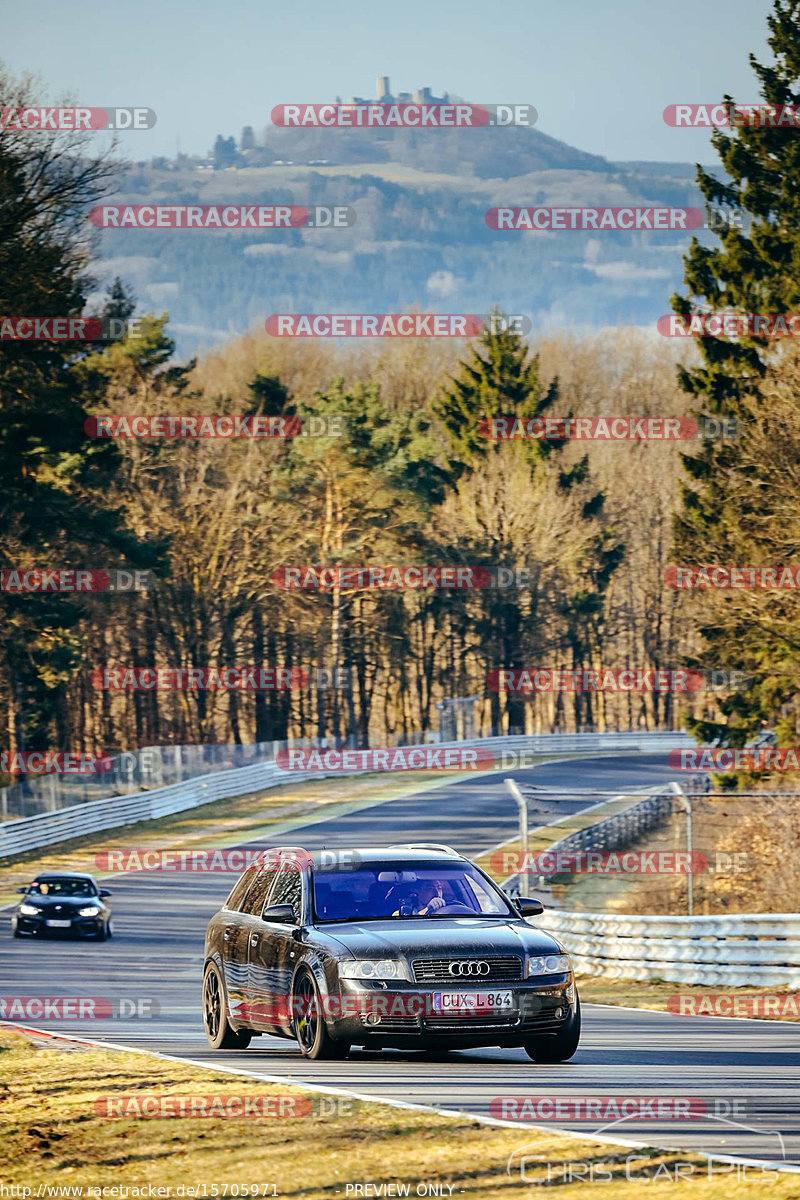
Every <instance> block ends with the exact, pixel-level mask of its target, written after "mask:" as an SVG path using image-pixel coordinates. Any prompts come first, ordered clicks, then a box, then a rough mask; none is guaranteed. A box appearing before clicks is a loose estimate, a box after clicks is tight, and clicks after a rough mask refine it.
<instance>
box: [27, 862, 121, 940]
mask: <svg viewBox="0 0 800 1200" xmlns="http://www.w3.org/2000/svg"><path fill="white" fill-rule="evenodd" d="M18 891H19V892H21V893H22V895H23V899H22V900H21V901H20V903H19V904H18V905H17V907H16V909H15V910H14V915H13V916H12V918H11V928H12V930H13V932H14V937H23V936H24V935H26V934H28V935H31V936H37V935H38V936H42V935H44V934H53V935H59V934H60V935H62V936H63V935H65V934H66V935H71V936H78V937H90V938H97V939H98V940H99V941H101V942H104V941H105V940H106V938H110V937H111V935H112V933H113V932H114V926H113V922H112V920H111V909H110V908H109V907H108V905H107V904H106V903H105V901H106V899H107V898H108V897H109V896H110V895H111V893H110V892H107V891H105V889H103V888H99V887H98V886H97V884H96V883H95V881H94V879H93V878H92V876H91V875H82V874H78V873H76V872H59V873H58V874H56V873H53V874H51V875H37V877H36V879H34V881H33V883H31V884H29V885H28V887H24V888H19V889H18Z"/></svg>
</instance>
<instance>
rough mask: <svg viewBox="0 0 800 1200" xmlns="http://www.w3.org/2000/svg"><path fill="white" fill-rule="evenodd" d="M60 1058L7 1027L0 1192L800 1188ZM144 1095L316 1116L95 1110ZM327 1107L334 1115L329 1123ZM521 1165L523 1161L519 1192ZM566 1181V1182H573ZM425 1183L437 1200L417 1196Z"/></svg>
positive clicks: (614, 1192) (74, 1054)
mask: <svg viewBox="0 0 800 1200" xmlns="http://www.w3.org/2000/svg"><path fill="white" fill-rule="evenodd" d="M56 1047H58V1043H47V1044H45V1045H43V1044H42V1043H38V1042H36V1041H34V1042H33V1043H32V1042H31V1041H30V1040H29V1039H28V1038H27V1037H26V1036H24V1035H23V1034H21V1033H20V1032H18V1031H16V1030H9V1029H7V1028H3V1029H0V1119H2V1124H3V1136H2V1138H0V1179H2V1181H3V1182H4V1184H18V1185H24V1186H30V1187H33V1193H32V1194H33V1195H34V1196H35V1195H36V1189H37V1188H38V1187H39V1186H40V1185H49V1186H51V1187H52V1186H54V1185H55V1186H59V1185H61V1186H63V1185H72V1186H74V1187H77V1186H82V1187H83V1188H84V1189H86V1188H88V1187H102V1186H106V1185H110V1184H113V1185H117V1186H119V1185H127V1186H129V1187H135V1186H145V1187H146V1186H147V1185H157V1186H160V1187H170V1188H172V1189H173V1191H172V1192H171V1193H169V1194H171V1195H173V1196H175V1195H181V1194H183V1195H187V1196H191V1195H200V1196H202V1194H203V1193H202V1191H200V1192H194V1193H193V1192H191V1191H189V1190H185V1191H184V1192H183V1193H181V1192H179V1191H176V1190H175V1189H177V1188H179V1187H180V1186H181V1185H183V1186H184V1188H185V1189H188V1188H192V1187H195V1188H196V1187H197V1186H198V1185H202V1184H205V1187H206V1195H207V1196H213V1195H214V1191H213V1186H214V1185H216V1187H217V1189H218V1192H217V1194H218V1195H220V1196H223V1195H224V1194H225V1193H224V1191H223V1188H224V1187H225V1185H228V1187H230V1186H231V1185H238V1187H239V1189H241V1188H242V1185H247V1187H248V1188H251V1187H253V1185H257V1186H258V1188H259V1191H258V1193H255V1192H254V1191H249V1192H247V1193H244V1192H243V1191H242V1190H239V1191H238V1193H237V1192H233V1193H232V1192H231V1191H228V1195H231V1194H234V1195H236V1194H238V1195H239V1196H242V1195H243V1194H249V1195H253V1194H260V1195H277V1196H288V1197H303V1200H317V1198H320V1200H322V1198H324V1197H334V1196H340V1195H341V1196H343V1197H346V1196H348V1195H350V1196H353V1195H354V1193H353V1191H352V1190H351V1191H350V1192H349V1193H348V1191H347V1184H348V1183H350V1184H352V1183H356V1182H357V1183H361V1184H364V1183H366V1182H369V1183H372V1184H373V1185H376V1184H377V1185H379V1184H380V1183H391V1184H395V1185H397V1184H402V1185H404V1184H408V1185H409V1192H408V1193H407V1194H410V1195H411V1196H414V1195H417V1194H419V1195H424V1194H438V1195H444V1196H450V1195H452V1196H460V1195H466V1196H469V1197H474V1198H475V1200H484V1198H485V1200H493V1198H495V1197H502V1196H506V1197H511V1196H513V1195H515V1194H519V1193H520V1190H525V1191H526V1192H527V1190H528V1188H530V1187H531V1186H534V1185H536V1184H537V1183H538V1184H544V1185H546V1184H547V1182H548V1173H549V1175H550V1186H553V1185H558V1195H559V1197H563V1198H564V1200H575V1198H577V1197H578V1196H584V1195H585V1192H584V1186H585V1183H586V1182H588V1181H589V1176H588V1174H587V1173H589V1172H591V1177H592V1178H594V1179H598V1180H599V1174H600V1173H601V1172H602V1173H603V1174H604V1175H605V1178H604V1179H603V1180H602V1182H604V1183H605V1186H604V1188H603V1191H602V1195H603V1196H604V1197H607V1198H608V1200H637V1198H638V1197H639V1196H640V1195H641V1192H642V1186H643V1184H644V1185H647V1187H646V1191H647V1194H648V1195H651V1196H659V1195H671V1194H672V1191H671V1190H667V1189H668V1188H669V1184H670V1183H674V1182H675V1178H674V1177H675V1173H676V1168H680V1170H681V1171H682V1173H683V1181H684V1182H686V1181H687V1179H688V1180H691V1182H692V1183H693V1184H694V1187H693V1188H692V1189H691V1190H690V1191H689V1192H688V1193H687V1194H688V1195H689V1196H691V1197H692V1198H694V1197H697V1200H710V1197H712V1196H716V1195H719V1185H720V1181H721V1180H724V1181H725V1184H724V1185H725V1192H726V1195H727V1196H728V1197H745V1196H746V1197H754V1198H755V1197H758V1196H763V1195H765V1194H768V1195H770V1196H772V1197H775V1200H784V1198H788V1197H790V1196H796V1195H797V1186H798V1185H797V1180H796V1177H794V1178H793V1177H791V1176H782V1177H780V1178H779V1179H776V1180H773V1179H772V1177H771V1176H767V1177H766V1180H764V1179H763V1178H762V1177H761V1176H760V1175H759V1173H758V1172H757V1171H754V1169H753V1168H750V1172H749V1176H748V1179H747V1180H743V1181H741V1182H740V1183H739V1184H738V1185H737V1183H736V1176H735V1175H734V1176H731V1175H729V1174H723V1173H722V1172H723V1171H728V1170H729V1168H728V1167H727V1166H726V1165H725V1164H722V1163H717V1164H715V1168H716V1170H717V1171H718V1172H719V1173H718V1174H712V1177H711V1178H709V1177H708V1176H709V1167H708V1164H707V1163H706V1162H705V1160H702V1159H700V1158H699V1157H697V1156H695V1155H691V1154H686V1153H684V1154H681V1153H673V1152H671V1151H660V1150H632V1149H628V1148H625V1147H614V1146H609V1145H598V1144H597V1143H594V1142H590V1141H587V1140H585V1139H582V1138H580V1137H572V1136H559V1135H556V1134H550V1133H539V1132H536V1131H533V1130H526V1129H525V1128H524V1127H520V1128H519V1129H507V1128H501V1127H497V1126H487V1125H481V1124H479V1123H478V1122H476V1121H474V1120H472V1119H471V1118H470V1117H469V1116H467V1115H466V1114H465V1115H463V1116H459V1117H444V1116H439V1115H437V1114H435V1113H432V1112H425V1111H413V1110H407V1109H397V1108H391V1107H389V1106H387V1105H381V1104H371V1103H360V1102H357V1101H350V1100H348V1099H347V1098H344V1097H341V1098H338V1104H337V1098H335V1097H331V1096H325V1097H322V1096H320V1095H314V1094H313V1093H307V1092H303V1091H302V1089H294V1088H289V1087H288V1086H286V1085H281V1084H267V1083H263V1084H262V1083H259V1082H258V1081H256V1080H249V1079H247V1080H245V1079H243V1078H241V1077H239V1078H237V1077H235V1076H232V1075H225V1074H223V1073H219V1072H215V1071H213V1070H205V1069H202V1068H198V1067H193V1066H188V1065H187V1066H184V1065H182V1064H177V1063H173V1062H165V1061H163V1060H161V1059H158V1058H155V1057H153V1058H151V1057H146V1056H141V1055H133V1054H128V1053H125V1052H123V1051H109V1050H95V1049H79V1050H74V1049H70V1050H67V1049H61V1048H56ZM137 1093H146V1094H147V1095H148V1096H165V1095H170V1094H172V1095H180V1096H201V1095H202V1096H209V1095H213V1096H226V1097H228V1096H231V1095H232V1094H236V1095H237V1096H242V1097H246V1096H250V1097H255V1096H259V1097H266V1096H271V1097H273V1098H274V1099H273V1106H277V1105H279V1100H278V1098H279V1097H281V1096H287V1095H288V1094H292V1095H293V1097H295V1105H296V1107H299V1102H298V1101H297V1097H298V1096H308V1097H309V1100H310V1106H311V1112H310V1113H308V1115H305V1116H302V1117H300V1118H297V1117H286V1116H275V1117H258V1118H224V1117H209V1118H200V1117H194V1118H191V1117H190V1118H183V1119H180V1118H175V1117H173V1118H164V1117H141V1118H137V1117H120V1118H116V1117H111V1118H110V1117H107V1116H105V1115H99V1114H98V1111H97V1108H96V1104H97V1102H98V1100H100V1099H101V1098H102V1097H108V1096H110V1097H112V1099H116V1101H117V1102H118V1104H124V1103H127V1102H125V1101H123V1100H122V1097H123V1096H131V1095H136V1094H137ZM323 1103H324V1105H325V1106H326V1107H325V1109H324V1112H323V1111H319V1106H321V1105H322V1104H323ZM306 1107H308V1105H306ZM325 1114H327V1115H325ZM521 1153H522V1154H524V1155H525V1156H526V1164H525V1176H524V1178H523V1177H521V1174H520V1168H519V1160H520V1154H521ZM512 1156H513V1157H512ZM534 1160H535V1161H534ZM509 1161H511V1169H510V1171H509V1170H508V1169H507V1168H508V1165H509ZM548 1164H549V1168H548ZM570 1174H571V1176H572V1181H571V1182H564V1180H565V1178H566V1179H567V1180H569V1179H570ZM425 1183H427V1184H428V1185H431V1184H437V1185H438V1186H439V1188H440V1189H441V1190H440V1191H439V1192H438V1193H434V1192H432V1190H431V1191H429V1192H428V1193H426V1192H423V1191H419V1193H418V1192H417V1188H418V1186H419V1185H420V1184H425ZM273 1188H274V1191H273ZM767 1188H768V1189H769V1191H768V1192H767V1191H766V1189H767ZM62 1194H64V1193H62ZM74 1194H75V1193H73V1195H74ZM83 1194H84V1196H89V1197H90V1196H91V1193H87V1192H84V1193H83ZM118 1194H119V1193H118ZM123 1194H124V1193H123ZM145 1194H146V1193H145ZM364 1194H365V1193H364V1191H362V1192H361V1195H362V1196H363V1195H364ZM366 1194H372V1195H375V1194H376V1193H375V1192H372V1193H366ZM389 1194H394V1195H397V1194H398V1193H397V1192H396V1191H395V1192H394V1193H389ZM401 1194H402V1193H401Z"/></svg>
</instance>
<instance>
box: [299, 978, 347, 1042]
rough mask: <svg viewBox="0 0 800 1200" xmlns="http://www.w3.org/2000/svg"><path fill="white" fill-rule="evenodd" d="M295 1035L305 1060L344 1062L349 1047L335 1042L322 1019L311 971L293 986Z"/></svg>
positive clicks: (316, 987) (314, 980)
mask: <svg viewBox="0 0 800 1200" xmlns="http://www.w3.org/2000/svg"><path fill="white" fill-rule="evenodd" d="M292 1013H293V1014H295V1015H294V1017H293V1019H292V1031H293V1033H294V1036H295V1038H296V1039H297V1044H298V1046H299V1047H300V1053H301V1054H302V1055H303V1058H311V1059H316V1058H325V1059H343V1058H347V1056H348V1054H349V1053H350V1043H349V1042H343V1041H339V1040H338V1039H337V1038H332V1037H331V1035H330V1034H329V1033H328V1028H327V1026H326V1024H325V1018H324V1017H323V1015H322V1002H321V1000H320V994H319V987H318V986H317V981H316V979H315V978H314V976H313V975H312V973H311V971H308V970H303V971H300V972H299V973H298V975H297V976H296V977H295V981H294V984H293V986H292Z"/></svg>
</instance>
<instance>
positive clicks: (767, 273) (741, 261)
mask: <svg viewBox="0 0 800 1200" xmlns="http://www.w3.org/2000/svg"><path fill="white" fill-rule="evenodd" d="M767 23H768V26H769V30H770V36H769V38H768V42H769V45H770V48H771V49H772V52H773V54H774V56H775V62H774V65H771V66H765V65H763V64H761V63H759V62H758V61H757V60H756V58H755V56H754V55H750V63H751V65H752V67H753V70H754V72H755V74H756V76H757V79H758V81H759V84H760V92H761V97H762V99H763V101H764V102H765V103H766V104H769V105H774V106H777V107H781V106H784V105H798V103H800V84H799V83H798V81H799V80H800V3H798V0H775V3H774V7H773V10H772V13H771V14H770V16H769V17H768V18H767ZM725 103H726V104H732V103H733V100H732V98H731V97H730V96H726V97H725ZM711 141H712V144H713V146H714V148H715V149H716V151H717V153H718V155H719V158H720V160H721V163H722V166H723V167H724V168H725V172H726V173H727V178H717V176H715V175H714V174H710V173H708V172H706V171H704V170H703V169H702V168H700V167H698V174H697V182H698V185H699V187H700V189H701V191H702V193H703V195H704V197H705V198H706V201H707V206H708V208H709V210H710V211H711V212H713V211H715V206H719V207H721V208H726V209H729V210H731V211H732V212H733V213H734V214H736V215H738V218H739V220H738V222H737V225H738V226H740V227H736V225H731V226H729V227H728V228H727V229H725V230H724V231H723V232H721V233H720V235H719V237H720V242H721V244H720V245H718V246H707V245H703V244H701V243H700V242H699V241H698V240H697V239H696V238H694V239H693V240H692V244H691V248H690V250H689V252H688V254H687V256H686V257H685V260H684V263H685V276H684V277H685V282H686V285H687V288H688V294H687V295H686V296H674V297H673V300H672V307H673V309H674V310H675V311H676V312H678V313H680V314H682V315H684V316H688V315H689V314H691V313H693V312H695V311H698V310H699V309H702V310H704V311H708V310H711V311H714V312H719V311H728V310H734V311H740V312H743V313H755V314H776V313H794V312H796V311H797V310H798V304H799V303H800V225H798V222H797V211H798V209H797V190H798V183H799V182H800V141H798V139H797V136H796V130H793V129H792V128H787V127H786V126H783V127H780V126H776V127H774V128H773V127H770V126H769V125H764V124H757V125H756V124H752V125H748V124H744V125H742V126H741V127H739V128H737V129H736V130H735V131H733V130H732V131H731V132H730V133H728V132H724V131H722V130H716V131H715V132H714V133H713V134H712V138H711ZM774 347H775V343H774V342H773V343H772V344H770V342H769V341H768V340H767V339H765V338H748V337H745V338H741V339H739V340H735V341H731V340H728V339H725V338H721V337H703V338H701V339H700V340H699V351H700V355H701V357H702V363H701V365H699V366H696V367H693V368H681V369H680V372H679V378H680V382H681V385H682V387H683V388H684V389H685V390H686V391H687V392H689V393H690V394H691V395H692V396H694V398H695V415H697V416H704V415H708V416H711V417H720V416H732V417H734V418H736V419H737V420H738V421H739V422H740V427H739V438H738V439H735V440H728V441H713V440H706V441H703V442H701V443H700V444H699V447H698V449H697V451H696V452H692V453H688V454H684V455H682V458H683V463H684V466H685V468H686V471H687V474H688V476H689V479H688V482H686V483H685V484H684V485H683V487H682V505H681V509H680V511H679V512H678V514H677V516H676V522H675V539H674V554H675V560H676V562H678V563H681V564H691V565H697V566H700V565H706V564H710V563H726V564H731V565H738V564H744V565H746V564H748V563H773V558H772V557H771V553H772V552H771V550H770V536H769V526H770V523H771V522H773V521H775V520H779V519H780V518H779V517H778V514H777V512H774V511H773V508H772V505H771V502H770V489H769V487H760V488H745V489H744V491H742V485H743V484H744V483H745V482H746V477H748V476H752V470H753V467H752V463H750V462H748V455H749V452H748V447H747V440H748V437H749V433H750V430H752V429H754V428H755V425H756V423H757V422H759V421H760V420H761V418H762V417H763V416H764V408H763V404H762V403H761V402H760V401H759V395H760V392H761V388H762V380H763V378H764V375H765V372H766V371H767V370H768V367H769V364H770V362H772V361H774V360H775V359H776V357H777V356H779V355H780V351H777V352H776V351H775V348H774ZM775 432H776V435H778V436H780V435H779V431H778V430H777V429H776V431H775ZM768 444H769V443H765V445H768ZM768 473H769V472H768V471H767V474H768ZM742 496H743V497H744V499H742V498H741V497H742ZM734 497H736V499H735V500H734ZM754 529H760V530H761V531H762V534H761V539H760V541H761V544H760V545H759V542H758V541H754V540H753V536H752V534H753V530H754ZM774 565H779V564H777V563H774ZM727 600H728V601H730V602H731V603H736V597H732V596H729V597H727ZM687 603H688V604H689V605H690V607H691V611H694V612H695V613H696V614H697V615H698V616H699V618H700V619H701V621H702V623H703V624H702V638H703V649H702V653H701V654H700V655H699V656H698V657H697V658H696V659H695V660H694V662H695V665H699V666H705V667H708V668H719V667H733V668H741V669H745V670H748V669H750V668H752V667H753V666H754V665H756V666H757V667H758V669H757V671H756V682H755V686H753V687H752V688H751V689H750V690H749V691H747V692H746V693H745V694H741V693H739V694H736V695H732V696H730V697H727V698H723V699H722V700H721V702H720V709H721V712H722V715H723V717H724V720H723V721H722V722H719V721H714V720H703V721H700V722H693V723H692V722H690V723H689V724H690V728H692V729H693V730H694V731H695V732H697V733H698V734H700V735H702V736H704V737H709V736H714V735H716V736H725V737H726V738H727V739H728V740H730V742H731V743H732V744H734V745H742V744H744V742H745V741H746V740H747V739H748V737H749V736H750V734H751V733H752V732H754V731H756V730H758V729H759V728H761V727H762V725H763V724H764V723H765V722H767V721H769V720H772V719H773V718H774V716H775V713H776V704H779V702H780V696H779V694H776V692H775V689H774V686H773V684H774V680H773V681H771V682H770V684H769V686H768V687H761V686H760V684H759V680H762V681H764V680H766V679H767V677H768V676H770V674H771V672H770V671H769V670H768V669H767V668H766V665H765V662H764V656H763V653H761V652H759V650H758V648H757V647H756V646H755V645H754V644H753V635H754V634H755V640H756V641H758V635H757V631H756V629H755V628H754V627H753V624H754V618H753V615H752V614H751V617H750V621H749V624H750V626H751V628H750V633H749V635H748V637H747V638H745V637H744V636H743V625H742V623H740V624H739V633H738V636H736V637H735V638H733V639H732V638H731V636H730V635H731V628H732V625H731V623H730V622H728V621H720V620H719V619H718V616H719V614H716V615H715V617H714V619H710V618H709V614H708V609H707V604H706V599H705V598H704V597H702V596H697V595H695V596H692V597H690V598H687ZM747 624H748V621H747V620H746V619H744V625H747ZM770 638H771V635H768V634H767V632H766V630H765V631H764V634H763V644H764V647H765V646H766V645H767V643H768V641H769V640H770ZM745 647H746V648H745ZM762 649H763V647H762ZM778 691H779V692H780V689H779V690H778Z"/></svg>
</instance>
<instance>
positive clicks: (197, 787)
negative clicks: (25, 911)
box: [0, 732, 694, 858]
mask: <svg viewBox="0 0 800 1200" xmlns="http://www.w3.org/2000/svg"><path fill="white" fill-rule="evenodd" d="M437 744H438V745H450V746H458V747H461V748H465V747H469V746H490V747H491V749H492V750H493V752H494V754H495V756H496V757H497V758H498V766H499V767H500V768H501V769H506V770H507V769H509V768H508V765H507V764H504V763H503V761H502V759H503V753H504V752H506V753H508V752H514V753H516V754H520V753H526V754H556V755H558V754H596V753H613V752H614V751H627V752H629V753H635V752H637V751H638V752H641V753H648V752H653V751H659V750H660V751H663V750H665V749H673V748H675V747H680V746H693V745H694V742H693V741H692V740H691V738H689V736H688V735H687V734H686V733H684V732H679V733H669V732H667V733H646V734H640V733H587V734H582V733H573V734H540V735H534V736H530V737H529V736H526V735H514V736H509V737H498V738H475V739H472V740H470V741H461V742H449V743H437ZM353 773H354V774H357V773H358V772H353ZM322 777H323V773H320V772H317V771H314V772H308V771H305V772H300V771H282V770H281V769H280V768H279V767H278V766H277V765H276V764H275V763H274V762H259V763H254V764H252V765H251V766H248V767H237V768H234V769H232V770H223V771H215V772H214V773H213V774H210V775H203V776H200V777H198V778H196V779H188V780H185V781H184V782H182V783H174V784H170V785H169V786H168V787H162V788H153V789H152V790H151V791H148V792H139V793H135V794H133V795H130V796H111V797H108V798H106V799H102V800H91V801H89V802H88V803H86V804H73V805H70V806H69V807H67V808H62V809H58V810H57V811H55V812H45V813H37V814H36V815H34V816H32V817H23V818H21V819H19V820H16V821H4V822H2V823H0V858H7V857H9V855H12V854H20V853H23V852H24V851H26V850H33V849H36V848H38V847H39V846H51V845H53V844H55V843H56V842H63V841H67V840H68V839H70V838H75V837H82V836H84V835H85V834H90V833H97V832H99V831H101V830H103V829H114V828H117V827H118V826H121V825H132V824H135V823H136V822H138V821H150V820H153V819H154V818H156V817H165V816H168V815H170V814H171V813H178V812H183V811H185V810H186V809H191V808H198V807H199V806H200V805H203V804H209V803H211V801H213V800H222V799H225V798H227V797H233V796H243V795H246V794H247V793H248V792H257V791H266V790H267V789H269V788H273V787H278V786H279V785H280V784H283V783H293V782H301V781H303V780H306V779H319V778H322Z"/></svg>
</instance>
